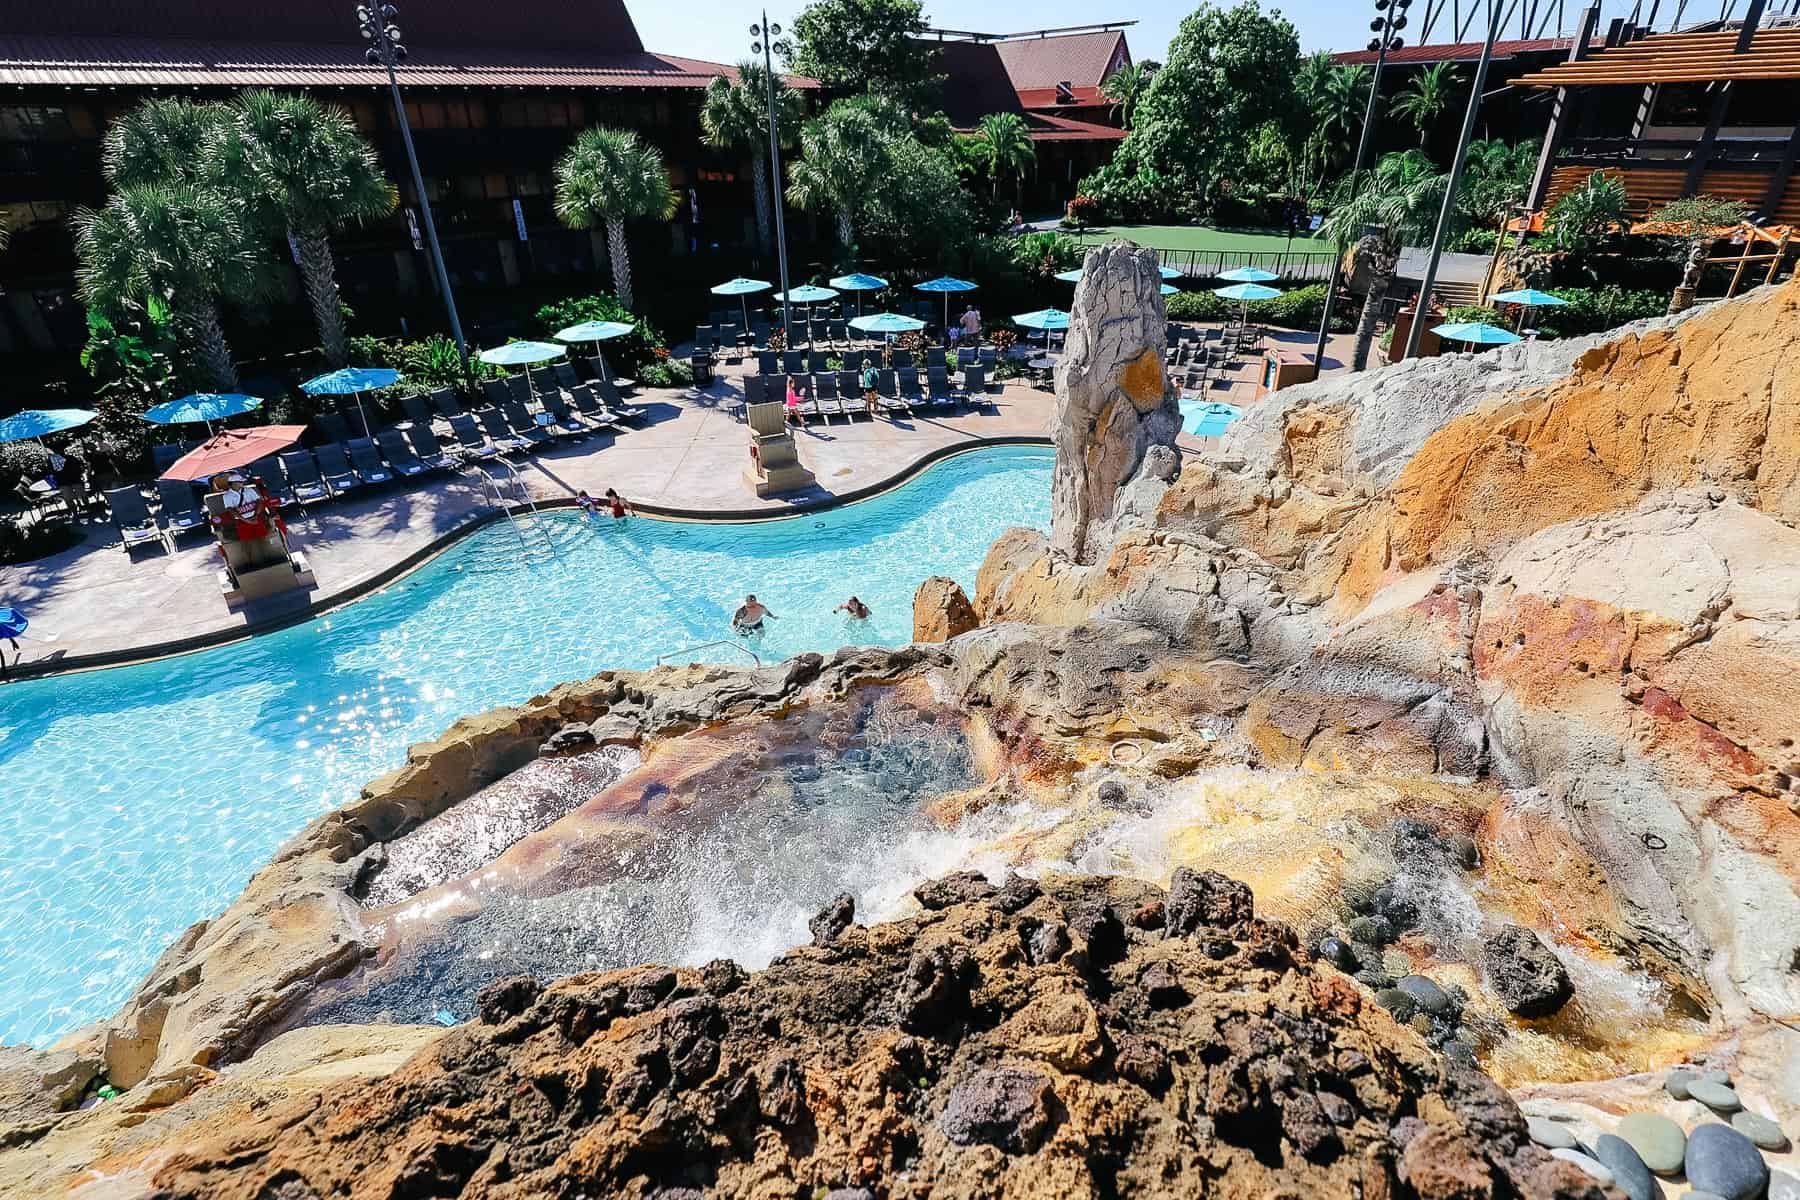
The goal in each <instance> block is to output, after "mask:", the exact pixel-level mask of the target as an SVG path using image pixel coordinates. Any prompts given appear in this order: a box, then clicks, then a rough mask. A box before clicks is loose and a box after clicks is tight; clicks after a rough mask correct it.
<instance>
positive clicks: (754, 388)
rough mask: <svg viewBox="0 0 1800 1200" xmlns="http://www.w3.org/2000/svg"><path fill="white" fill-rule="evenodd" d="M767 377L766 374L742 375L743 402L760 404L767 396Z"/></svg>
mask: <svg viewBox="0 0 1800 1200" xmlns="http://www.w3.org/2000/svg"><path fill="white" fill-rule="evenodd" d="M768 385H769V377H768V376H767V375H746V376H744V403H745V404H761V403H763V402H764V401H765V400H766V399H767V398H768Z"/></svg>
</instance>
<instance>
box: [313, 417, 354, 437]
mask: <svg viewBox="0 0 1800 1200" xmlns="http://www.w3.org/2000/svg"><path fill="white" fill-rule="evenodd" d="M313 424H314V425H317V426H318V427H319V432H320V433H322V434H324V435H325V440H326V441H328V442H347V441H349V440H350V422H348V421H346V420H344V414H343V413H334V412H322V413H318V414H316V415H314V417H313Z"/></svg>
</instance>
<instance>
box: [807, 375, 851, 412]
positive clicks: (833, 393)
mask: <svg viewBox="0 0 1800 1200" xmlns="http://www.w3.org/2000/svg"><path fill="white" fill-rule="evenodd" d="M813 395H814V396H815V397H817V400H818V408H819V412H820V413H822V414H823V415H824V417H825V419H826V420H827V421H830V420H831V418H832V417H834V416H839V417H848V416H849V415H850V414H849V413H847V412H845V411H844V405H843V402H842V401H841V400H840V399H839V398H838V381H837V376H836V375H833V374H832V373H831V372H830V371H822V372H820V373H819V374H817V375H814V376H813Z"/></svg>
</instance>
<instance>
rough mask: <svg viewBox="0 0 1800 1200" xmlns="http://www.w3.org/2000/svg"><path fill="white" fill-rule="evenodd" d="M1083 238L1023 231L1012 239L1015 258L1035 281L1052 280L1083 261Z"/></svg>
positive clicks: (1014, 261) (1046, 281)
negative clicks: (1080, 240)
mask: <svg viewBox="0 0 1800 1200" xmlns="http://www.w3.org/2000/svg"><path fill="white" fill-rule="evenodd" d="M1082 254H1083V249H1082V246H1081V243H1080V242H1077V241H1076V240H1075V239H1074V238H1072V237H1067V236H1065V235H1063V234H1060V233H1022V234H1020V235H1019V236H1018V237H1016V238H1014V239H1012V261H1013V264H1014V265H1015V266H1017V267H1018V268H1019V269H1020V270H1021V271H1023V272H1024V273H1025V276H1026V278H1027V279H1029V280H1030V281H1031V282H1032V283H1040V284H1041V283H1048V282H1049V281H1050V280H1051V279H1053V278H1055V277H1056V275H1057V274H1058V273H1060V272H1062V271H1069V270H1073V269H1074V268H1076V267H1079V266H1080V265H1081V257H1082Z"/></svg>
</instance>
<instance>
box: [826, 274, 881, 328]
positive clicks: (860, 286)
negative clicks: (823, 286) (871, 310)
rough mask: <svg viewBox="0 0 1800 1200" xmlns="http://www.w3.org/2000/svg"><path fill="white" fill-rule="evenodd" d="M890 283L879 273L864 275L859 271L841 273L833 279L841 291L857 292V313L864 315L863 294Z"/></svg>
mask: <svg viewBox="0 0 1800 1200" xmlns="http://www.w3.org/2000/svg"><path fill="white" fill-rule="evenodd" d="M887 285H888V281H887V280H885V279H883V278H882V277H881V276H879V275H864V274H863V273H862V272H861V271H857V272H855V273H853V274H850V275H839V276H838V277H837V278H836V279H834V280H832V281H831V286H832V287H834V288H836V289H838V290H839V291H840V292H855V293H856V315H857V316H859V317H860V316H862V294H863V293H864V292H878V291H880V290H881V289H882V288H884V287H886V286H887Z"/></svg>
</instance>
